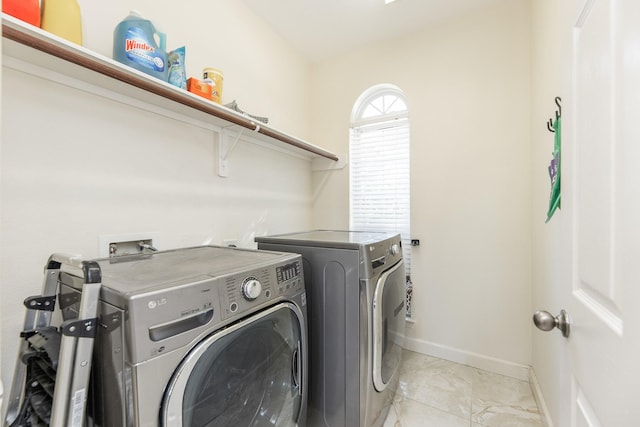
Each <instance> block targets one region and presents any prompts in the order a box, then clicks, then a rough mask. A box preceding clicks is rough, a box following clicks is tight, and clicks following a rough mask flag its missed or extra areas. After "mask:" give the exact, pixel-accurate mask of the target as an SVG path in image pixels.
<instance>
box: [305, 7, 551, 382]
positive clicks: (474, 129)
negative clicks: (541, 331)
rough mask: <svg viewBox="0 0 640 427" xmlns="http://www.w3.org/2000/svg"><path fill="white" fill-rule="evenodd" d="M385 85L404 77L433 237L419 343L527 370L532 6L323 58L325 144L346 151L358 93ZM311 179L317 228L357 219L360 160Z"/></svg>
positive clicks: (320, 95) (417, 181)
mask: <svg viewBox="0 0 640 427" xmlns="http://www.w3.org/2000/svg"><path fill="white" fill-rule="evenodd" d="M378 83H391V84H395V85H397V86H399V87H400V88H401V89H402V90H403V91H404V93H405V94H406V96H407V99H408V102H409V109H410V122H411V157H412V163H411V168H412V170H411V185H412V191H411V196H412V201H411V203H412V212H411V216H412V235H413V237H414V238H419V239H420V240H421V246H420V247H419V248H416V249H415V250H414V252H413V253H414V255H413V257H414V258H413V276H414V287H415V291H414V298H415V301H414V307H415V308H414V317H415V324H414V325H413V326H411V327H410V328H409V331H408V341H407V345H408V346H409V347H410V348H414V349H417V350H422V351H426V352H429V353H432V354H440V355H442V356H444V357H448V358H451V359H456V360H460V361H463V362H468V363H473V364H476V365H481V366H484V367H488V368H492V369H502V370H503V371H504V372H506V373H513V371H512V370H511V368H515V370H516V371H518V369H517V367H518V366H520V365H528V364H529V363H530V362H531V325H530V323H531V321H530V315H531V288H530V286H531V234H530V224H531V217H532V210H531V184H530V180H531V176H530V164H531V163H530V128H529V118H530V100H531V91H530V83H531V70H530V3H529V1H527V0H518V1H513V0H509V1H503V2H498V3H497V4H496V5H495V6H493V7H491V8H487V9H484V10H482V11H478V12H475V13H472V14H469V15H466V16H464V17H461V18H456V19H452V20H449V21H447V22H446V23H443V24H442V25H439V26H435V27H432V28H428V29H425V30H423V31H421V32H418V33H414V34H411V35H409V36H407V37H403V38H400V39H396V40H392V41H390V42H387V43H383V44H379V45H376V46H374V47H371V48H367V49H363V50H360V51H358V52H355V53H352V54H350V55H346V56H344V57H340V58H337V59H335V60H333V61H329V62H327V63H323V64H320V65H319V66H317V67H314V69H313V77H312V81H311V84H312V98H311V99H312V109H311V113H312V135H313V139H314V141H316V142H317V143H319V144H321V145H323V146H326V147H327V148H329V149H331V150H333V151H334V152H338V153H347V152H348V128H349V117H350V113H351V109H352V107H353V105H354V102H355V101H356V99H357V98H358V96H359V95H360V94H361V93H362V92H363V91H364V90H366V89H367V88H369V87H370V86H372V85H375V84H378ZM313 179H314V188H315V192H316V197H315V198H314V215H315V216H314V225H315V226H317V227H339V228H344V227H348V225H349V220H348V210H349V201H348V169H345V170H344V171H339V172H316V173H314V177H313ZM543 214H544V212H542V211H536V212H534V215H537V216H542V215H543ZM511 365H515V366H511ZM519 372H520V373H522V372H523V371H522V370H520V371H519Z"/></svg>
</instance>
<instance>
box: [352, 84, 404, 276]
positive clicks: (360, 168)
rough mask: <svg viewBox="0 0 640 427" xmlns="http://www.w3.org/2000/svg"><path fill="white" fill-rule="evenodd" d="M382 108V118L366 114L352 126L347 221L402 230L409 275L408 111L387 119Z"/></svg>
mask: <svg viewBox="0 0 640 427" xmlns="http://www.w3.org/2000/svg"><path fill="white" fill-rule="evenodd" d="M387 96H388V95H387ZM391 105H395V104H391ZM405 108H406V107H405ZM383 110H384V109H383ZM361 111H367V109H366V108H362V109H361ZM385 112H386V113H387V114H385ZM381 113H382V114H380V115H379V117H378V119H379V120H380V121H376V120H375V117H371V116H369V117H367V118H366V122H365V121H361V122H360V123H361V124H360V125H359V124H358V122H354V124H353V126H352V128H351V143H350V155H349V163H350V174H351V175H350V186H351V191H350V210H351V214H350V221H351V224H350V225H351V228H352V229H353V230H380V231H391V232H397V233H400V235H401V237H402V248H403V257H404V260H405V264H406V270H407V275H409V274H410V272H411V223H410V219H411V218H410V213H411V204H410V200H411V198H410V163H409V120H408V118H407V117H406V110H405V111H404V112H403V113H404V114H401V115H397V114H396V115H394V116H393V118H392V119H391V120H389V118H390V117H389V116H390V115H389V111H388V110H387V111H381ZM403 116H404V117H403Z"/></svg>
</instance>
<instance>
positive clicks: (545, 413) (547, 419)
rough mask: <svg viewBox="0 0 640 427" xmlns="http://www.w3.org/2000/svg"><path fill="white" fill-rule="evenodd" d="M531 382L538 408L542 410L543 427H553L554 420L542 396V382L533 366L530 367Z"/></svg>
mask: <svg viewBox="0 0 640 427" xmlns="http://www.w3.org/2000/svg"><path fill="white" fill-rule="evenodd" d="M529 384H530V385H531V390H532V391H533V397H534V398H535V399H536V403H537V404H538V409H539V410H540V419H541V420H542V425H543V427H553V421H552V420H551V416H549V408H547V404H546V403H545V401H544V397H543V396H542V389H541V388H540V383H539V382H538V377H536V373H535V372H534V370H533V367H531V368H529Z"/></svg>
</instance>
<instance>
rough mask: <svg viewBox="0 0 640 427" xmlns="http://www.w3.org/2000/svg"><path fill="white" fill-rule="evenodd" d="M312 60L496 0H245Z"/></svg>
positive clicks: (443, 18)
mask: <svg viewBox="0 0 640 427" xmlns="http://www.w3.org/2000/svg"><path fill="white" fill-rule="evenodd" d="M242 1H243V2H244V3H245V4H246V5H247V6H248V7H249V9H251V10H252V11H253V12H254V13H255V14H256V15H258V16H260V17H262V18H263V19H264V20H265V21H266V22H267V23H268V24H270V25H271V26H273V28H274V29H275V30H276V32H278V33H279V34H280V35H281V36H282V37H283V38H284V39H285V40H287V41H288V42H289V43H291V45H292V46H293V47H294V48H295V49H297V50H298V51H299V52H300V53H301V54H302V55H303V57H305V58H307V59H308V60H309V61H311V62H320V61H323V60H326V59H329V58H331V57H332V56H336V55H339V54H343V53H346V52H349V51H351V50H354V49H357V48H360V47H363V46H366V45H368V44H371V43H376V42H380V41H383V40H388V39H392V38H395V37H398V36H401V35H403V34H407V33H410V32H413V31H416V30H418V29H420V28H423V27H425V26H428V25H431V24H435V23H438V22H441V21H443V20H445V19H447V18H450V17H453V16H456V15H460V14H464V13H465V12H468V11H472V10H475V9H479V8H482V7H484V6H486V5H488V4H491V3H495V2H496V0H396V1H395V2H393V3H390V4H387V5H385V3H384V0H242Z"/></svg>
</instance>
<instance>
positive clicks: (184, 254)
mask: <svg viewBox="0 0 640 427" xmlns="http://www.w3.org/2000/svg"><path fill="white" fill-rule="evenodd" d="M96 263H97V264H98V265H99V267H100V271H101V274H102V290H101V293H100V299H99V302H98V304H99V306H98V313H99V320H98V322H99V325H100V328H99V333H98V336H97V337H96V342H95V346H94V362H93V365H92V369H93V370H92V376H91V383H90V384H91V390H90V396H89V404H88V410H87V414H88V416H87V422H86V425H87V426H88V427H98V426H100V427H204V426H237V427H241V426H265V427H267V426H273V425H277V426H283V427H285V426H286V427H299V426H304V425H305V424H306V418H307V416H306V406H307V404H306V396H307V353H306V348H307V332H306V330H307V326H306V294H305V290H304V282H303V273H302V261H301V258H300V256H299V255H294V254H290V253H275V252H270V251H257V250H246V249H232V248H222V247H213V246H202V247H194V248H185V249H176V250H170V251H162V252H154V253H152V254H148V255H135V256H130V257H128V256H127V257H118V258H115V259H113V258H108V259H99V260H96ZM60 281H61V283H60V301H61V302H60V306H61V308H62V314H63V316H64V318H66V319H72V318H74V316H76V315H77V308H78V307H77V304H78V301H79V298H78V296H79V295H80V293H81V292H82V281H81V280H79V278H78V277H76V276H74V275H70V274H61V276H60Z"/></svg>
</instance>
